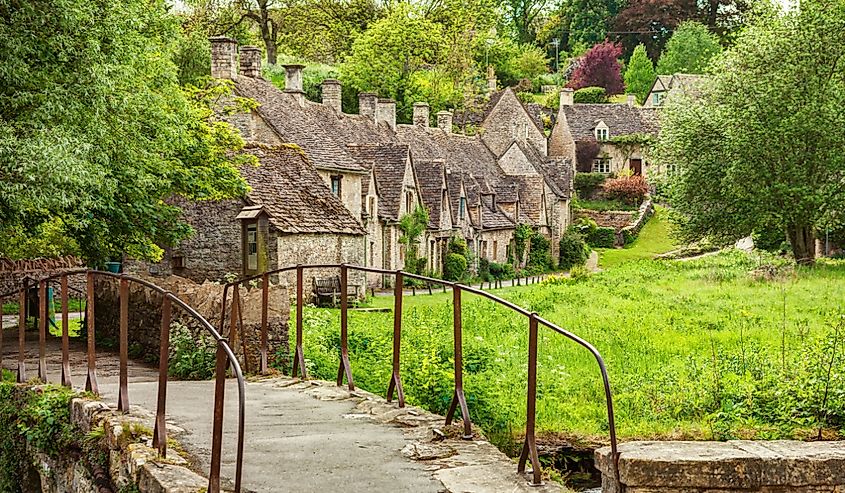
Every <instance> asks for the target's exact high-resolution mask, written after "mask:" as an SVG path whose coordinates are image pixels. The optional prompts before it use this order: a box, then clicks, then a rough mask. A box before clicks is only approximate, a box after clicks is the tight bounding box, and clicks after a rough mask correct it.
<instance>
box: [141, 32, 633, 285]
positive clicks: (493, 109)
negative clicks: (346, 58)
mask: <svg viewBox="0 0 845 493" xmlns="http://www.w3.org/2000/svg"><path fill="white" fill-rule="evenodd" d="M211 44H212V67H211V73H212V76H213V77H215V78H221V79H230V80H232V81H233V82H234V88H235V93H236V94H237V95H238V96H242V97H247V98H251V99H253V100H255V101H256V102H257V103H258V107H257V109H255V110H253V111H252V112H251V113H248V114H240V115H237V116H235V117H231V118H230V119H229V121H230V122H231V123H232V124H234V125H235V126H236V127H237V128H238V129H239V130H240V131H241V133H242V135H243V137H244V139H245V140H246V141H247V142H248V143H249V144H248V151H249V152H250V153H253V154H255V155H256V156H258V158H259V161H260V165H259V166H258V167H248V168H244V169H243V170H242V174H243V176H244V178H245V179H246V180H247V182H248V183H249V185H250V187H251V191H250V193H249V194H248V195H247V196H246V197H244V198H243V199H239V200H227V201H222V202H200V203H183V204H181V205H182V206H183V209H184V215H185V219H186V221H187V222H188V223H189V224H191V226H192V227H193V229H194V230H195V234H194V235H193V236H192V237H191V238H190V239H188V240H186V241H185V242H183V243H182V244H181V245H179V246H178V247H175V248H172V249H168V250H167V251H166V252H165V258H164V260H163V262H162V263H161V264H158V265H156V266H148V268H149V269H150V271H151V273H156V274H164V275H166V274H171V273H172V274H176V275H180V276H183V277H187V278H191V279H193V280H196V281H203V280H206V279H209V280H217V279H221V278H223V277H224V276H225V275H227V274H239V275H253V274H256V273H260V272H264V271H266V270H272V269H275V268H278V267H282V266H287V265H294V264H299V263H302V264H314V263H342V262H346V263H350V264H357V265H365V266H375V267H378V268H384V269H389V270H396V269H401V268H403V265H404V255H405V249H404V247H403V245H401V244H400V242H399V238H400V236H401V231H400V230H399V227H398V223H399V220H400V219H401V218H402V217H403V216H404V215H405V214H408V213H410V212H412V211H413V210H414V209H415V208H417V207H425V208H426V209H427V210H428V212H429V216H430V222H429V225H428V228H427V231H426V232H425V234H424V235H423V238H422V239H421V244H420V248H419V254H420V256H421V257H425V258H426V259H427V269H428V270H430V271H433V272H442V263H443V259H444V256H445V254H446V252H447V247H448V242H449V240H450V239H451V238H452V237H454V236H460V237H463V238H464V239H465V240H466V242H467V245H468V246H469V248H470V250H471V251H472V253H473V257H474V258H475V259H476V262H477V261H478V259H479V258H486V259H488V260H490V261H494V262H500V263H501V262H506V261H507V260H508V257H509V254H510V253H511V252H510V249H511V248H512V244H513V233H514V230H515V228H516V226H517V225H518V224H528V225H530V226H531V227H532V228H534V229H535V230H536V231H539V232H541V233H542V234H544V235H545V236H547V237H548V238H549V240H550V242H551V245H552V254H553V255H554V256H555V257H556V256H557V253H558V242H559V239H560V237H561V235H562V234H563V232H564V231H565V229H566V228H567V227H568V226H569V224H570V199H571V197H572V181H573V174H574V172H575V170H574V166H573V163H574V162H575V160H576V155H575V147H576V144H575V142H576V141H577V140H579V139H582V138H587V139H597V140H600V141H602V142H603V143H604V144H606V145H610V139H609V137H608V133H607V129H608V128H609V129H610V131H611V132H616V131H624V132H630V131H632V130H637V131H639V130H641V128H639V127H638V126H642V122H643V120H644V119H643V118H642V117H641V116H640V115H639V113H638V111H644V110H637V109H635V108H633V107H631V106H628V105H624V104H623V105H582V104H572V100H571V97H572V93H571V91H564V93H563V94H562V96H561V102H562V105H561V109H560V111H559V112H558V114H557V116H556V122H555V126H554V129H553V130H552V131H551V136H550V137H547V135H546V132H545V130H544V126H543V122H542V121H541V118H540V116H539V114H538V112H537V111H534V109H532V110H529V108H528V107H526V105H524V104H522V103H521V102H520V101H519V99H518V98H517V97H516V95H515V94H514V92H513V91H512V90H511V89H505V90H503V91H499V92H495V93H493V94H492V95H491V98H490V101H491V102H490V104H489V105H488V106H487V107H486V108H485V110H484V111H483V114H482V115H481V116H480V124H479V125H478V128H479V130H478V132H476V133H475V135H473V136H467V135H461V134H458V133H455V132H454V131H453V128H455V125H453V119H452V114H451V113H450V112H447V111H441V112H439V113H438V114H437V115H436V126H434V127H432V126H430V115H429V106H428V105H427V104H426V103H422V102H421V103H416V104H414V110H413V124H411V125H402V124H397V123H396V103H395V102H394V101H393V100H390V99H384V98H379V97H378V96H377V95H375V94H370V93H361V94H359V104H360V112H359V114H357V115H356V114H346V113H344V112H343V111H342V109H341V86H340V82H338V81H336V80H326V81H324V82H323V84H322V102H321V103H315V102H312V101H309V100H307V99H306V98H305V93H304V92H303V90H302V69H303V67H302V66H299V65H287V66H286V67H285V69H286V80H285V89H284V90H280V89H278V88H277V87H275V86H274V85H273V84H271V83H270V82H268V81H267V80H265V79H263V78H262V77H261V52H260V51H259V50H258V49H257V48H255V47H247V46H244V47H242V48H241V49H240V50H238V48H237V44H236V42H235V41H234V40H232V39H228V38H223V37H215V38H212V39H211ZM238 54H239V55H240V56H239V57H238ZM599 106H601V108H599ZM596 115H599V116H600V118H598V119H596ZM631 119H632V120H633V121H628V120H631ZM593 120H595V121H593ZM632 126H633V127H637V128H636V129H632ZM599 127H600V128H602V130H601V132H603V133H601V134H598V135H597V134H596V133H595V132H596V130H595V128H599ZM591 129H592V130H591ZM585 131H586V132H587V134H589V135H586V134H584V132H585ZM626 159H627V160H628V161H627V162H626V163H622V162H619V163H617V164H615V165H614V166H612V167H611V169H607V170H605V169H603V168H602V169H601V170H600V171H606V172H608V173H609V172H611V171H616V170H618V169H620V168H621V167H624V166H629V165H630V164H632V163H635V162H636V159H640V160H641V161H640V163H641V164H640V166H642V165H643V164H644V163H643V161H642V156H641V155H640V153H639V150H637V151H636V152H634V153H628V155H627V156H626ZM635 169H637V170H638V171H639V170H640V169H641V168H637V167H636V165H635ZM311 275H317V274H311ZM354 282H359V283H363V282H364V279H363V278H357V279H356V280H355V281H354ZM366 282H367V284H368V285H369V286H377V285H380V284H385V282H386V280H385V279H383V278H382V277H380V276H370V277H369V278H368V279H367V281H366Z"/></svg>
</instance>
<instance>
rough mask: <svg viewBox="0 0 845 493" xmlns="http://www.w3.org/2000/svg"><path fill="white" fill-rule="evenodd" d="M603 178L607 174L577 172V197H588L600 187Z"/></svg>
mask: <svg viewBox="0 0 845 493" xmlns="http://www.w3.org/2000/svg"><path fill="white" fill-rule="evenodd" d="M605 180H607V175H606V174H604V173H577V174H576V175H575V191H576V192H578V197H580V198H584V199H586V198H589V197H591V196H592V195H593V193H595V192H596V190H599V189H600V188H601V186H602V184H603V183H604V182H605Z"/></svg>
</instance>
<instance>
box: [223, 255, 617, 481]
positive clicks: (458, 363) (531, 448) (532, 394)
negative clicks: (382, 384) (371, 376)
mask: <svg viewBox="0 0 845 493" xmlns="http://www.w3.org/2000/svg"><path fill="white" fill-rule="evenodd" d="M305 269H340V272H341V278H342V279H344V280H345V279H346V272H347V270H354V271H359V272H368V273H373V274H381V275H392V276H395V279H396V281H397V282H396V283H395V284H396V285H395V286H394V288H395V292H394V297H396V302H395V306H394V349H393V375H392V376H391V380H390V383H389V385H388V396H387V398H388V402H390V401H391V399H392V396H393V390H394V389H396V390H398V392H399V405H400V407H401V406H404V397H403V391H402V384H401V379H400V377H399V350H400V344H399V338H400V337H401V323H402V321H401V309H402V301H401V300H402V295H403V291H402V285H403V278H405V277H407V278H410V279H416V280H419V281H423V282H427V283H430V284H440V285H443V286H445V287H449V288H451V289H452V291H453V305H454V329H455V333H454V338H455V348H454V349H455V382H456V387H455V395H454V397H453V399H452V403H451V405H450V408H449V412H448V413H447V416H446V424H447V425H448V424H450V423H451V420H452V417H453V416H454V412H455V411H456V407H457V406H458V405H460V406H461V414H462V416H463V418H464V419H463V421H464V438H471V437H472V431H471V424H470V422H469V414H468V412H467V406H466V400H465V398H464V396H463V388H462V381H463V377H462V372H463V370H462V366H463V363H462V356H461V352H462V349H461V346H462V327H461V293H462V292H464V291H465V292H468V293H471V294H474V295H476V296H480V297H483V298H486V299H488V300H490V301H493V302H495V303H498V304H500V305H502V306H504V307H506V308H508V309H510V310H511V311H514V312H516V313H518V314H520V315H523V316H525V317H527V318H528V320H529V358H528V359H529V362H528V364H529V370H528V373H529V382H528V399H527V400H528V402H527V408H528V410H527V423H526V440H525V446H524V448H523V452H522V455H521V457H520V461H519V466H518V471H519V472H524V467H525V462H526V460H528V459H530V460H531V462H532V465H533V467H534V471H533V472H534V478H533V479H534V481H533V483H532V484H534V485H538V484H540V482H541V477H540V464H539V460H538V458H537V449H536V444H535V442H534V423H535V414H536V407H535V404H536V365H537V327H538V325H543V326H545V327H547V328H549V329H551V330H552V331H554V332H556V333H558V334H560V335H562V336H564V337H566V338H567V339H569V340H571V341H573V342H575V343H577V344H578V345H580V346H582V347H584V348H585V349H587V350H588V351H589V352H590V353H591V354H592V355H593V357H594V358H595V360H596V364H597V365H598V367H599V372H600V374H601V379H602V384H603V390H604V394H605V405H606V407H607V421H608V428H609V434H610V447H611V453H612V456H613V467H614V474H615V476H616V480H617V482H618V480H619V467H618V466H619V452H618V447H617V436H616V422H615V419H614V411H613V396H612V392H611V388H610V378H609V376H608V373H607V367H606V365H605V362H604V359H603V358H602V356H601V354H600V353H599V351H598V350H597V349H596V348H595V347H594V346H593V345H592V344H590V343H589V342H587V341H586V340H584V339H582V338H581V337H579V336H577V335H575V334H573V333H572V332H569V331H567V330H565V329H563V328H561V327H559V326H557V325H556V324H554V323H552V322H550V321H548V320H546V319H544V318H542V317H540V316H539V315H537V314H536V313H533V312H530V311H529V310H526V309H525V308H522V307H521V306H519V305H516V304H515V303H513V302H510V301H508V300H505V299H503V298H500V297H499V296H496V295H494V294H492V293H490V292H487V291H484V290H483V289H478V288H474V287H472V286H467V285H464V284H461V283H457V282H452V281H446V280H444V279H437V278H434V277H428V276H423V275H419V274H412V273H410V272H405V271H402V270H387V269H380V268H377V267H366V266H358V265H350V264H345V263H343V264H299V265H295V266H285V267H281V268H279V269H275V270H270V271H267V272H264V273H262V274H257V275H254V276H249V277H244V278H242V279H237V280H234V281H231V282H227V283H226V284H225V285H224V290H223V293H224V294H223V304H222V309H221V312H222V313H221V317H220V331H221V333H222V332H223V327H224V325H225V320H226V302H227V296H228V293H229V290H230V289H232V290H233V292H235V293H237V292H238V291H237V288H238V287H239V286H242V285H245V284H247V283H250V282H253V281H257V280H259V279H262V280H263V281H264V282H263V286H262V289H264V290H265V293H266V290H267V284H268V282H267V281H268V279H269V276H271V275H276V274H282V273H285V272H291V271H296V272H297V327H296V329H297V337H296V353H295V355H294V367H293V368H294V369H293V375H294V376H295V375H296V373H297V366H300V367H302V374H301V376H302V378H306V373H305V369H304V364H305V362H304V356H303V355H302V305H303V285H302V284H303V278H302V272H303V270H305ZM340 287H341V290H342V293H341V295H340V299H341V363H340V368H339V371H338V385H341V383H342V378H343V374H344V372H345V371H348V372H349V374H347V380H348V381H349V383H350V389H353V388H354V385H353V384H352V376H351V371H350V370H348V361H347V360H345V358H346V353H347V340H346V311H347V305H346V300H347V296H348V292H347V286H346V283H345V282H342V283H341V286H340ZM266 299H267V298H266V296H265V297H264V300H265V301H264V302H263V303H262V305H263V308H262V310H263V311H264V312H265V313H266V310H267V306H266ZM236 302H237V304H238V306H239V303H240V300H239V299H238V300H233V302H232V305H233V306H235V305H236ZM230 327H231V329H230V330H236V327H237V320H235V315H234V312H233V313H232V320H231V326H230ZM241 329H243V324H242V323H241ZM261 330H262V341H266V330H267V323H266V316H265V317H263V320H262V328H261ZM262 354H265V355H266V347H263V348H262ZM344 365H347V366H346V368H344ZM261 371H262V372H264V371H266V366H262V368H261Z"/></svg>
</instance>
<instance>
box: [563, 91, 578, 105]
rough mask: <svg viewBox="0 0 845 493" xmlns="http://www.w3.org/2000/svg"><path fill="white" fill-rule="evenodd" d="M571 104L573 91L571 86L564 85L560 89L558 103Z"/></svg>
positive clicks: (572, 102) (573, 101) (573, 100)
mask: <svg viewBox="0 0 845 493" xmlns="http://www.w3.org/2000/svg"><path fill="white" fill-rule="evenodd" d="M573 104H575V91H573V90H572V88H571V87H564V88H563V90H562V91H560V105H561V106H572V105H573Z"/></svg>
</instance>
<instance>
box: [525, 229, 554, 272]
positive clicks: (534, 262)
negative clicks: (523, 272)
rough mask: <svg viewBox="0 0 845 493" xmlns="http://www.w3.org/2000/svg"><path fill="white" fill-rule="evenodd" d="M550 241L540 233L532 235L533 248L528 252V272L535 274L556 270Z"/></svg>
mask: <svg viewBox="0 0 845 493" xmlns="http://www.w3.org/2000/svg"><path fill="white" fill-rule="evenodd" d="M550 246H551V243H550V242H549V239H548V238H546V237H545V236H543V235H542V234H541V233H539V232H536V231H535V232H534V234H533V235H531V248H530V250H529V251H528V271H529V272H531V273H533V274H539V273H542V272H546V271H548V270H551V269H553V268H554V260H553V259H552V252H551V249H550Z"/></svg>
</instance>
